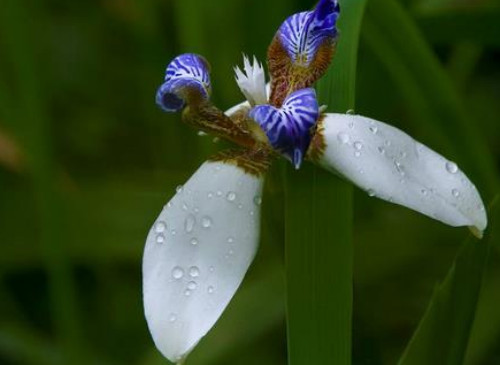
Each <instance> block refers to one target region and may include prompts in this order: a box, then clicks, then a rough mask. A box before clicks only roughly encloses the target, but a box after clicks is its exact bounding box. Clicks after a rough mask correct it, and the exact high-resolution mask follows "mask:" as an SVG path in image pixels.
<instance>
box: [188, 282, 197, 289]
mask: <svg viewBox="0 0 500 365" xmlns="http://www.w3.org/2000/svg"><path fill="white" fill-rule="evenodd" d="M197 286H198V284H196V282H195V281H190V282H189V283H188V285H187V287H188V289H189V290H195V289H196V287H197Z"/></svg>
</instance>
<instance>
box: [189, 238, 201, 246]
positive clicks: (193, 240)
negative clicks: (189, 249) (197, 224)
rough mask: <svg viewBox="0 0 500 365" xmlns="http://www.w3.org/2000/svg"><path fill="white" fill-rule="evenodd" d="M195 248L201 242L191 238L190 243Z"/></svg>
mask: <svg viewBox="0 0 500 365" xmlns="http://www.w3.org/2000/svg"><path fill="white" fill-rule="evenodd" d="M189 242H190V243H191V244H192V245H193V246H196V245H197V244H198V243H199V242H198V239H197V238H191V241H189Z"/></svg>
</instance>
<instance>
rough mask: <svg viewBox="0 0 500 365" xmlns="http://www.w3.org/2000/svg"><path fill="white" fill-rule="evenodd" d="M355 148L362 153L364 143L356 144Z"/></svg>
mask: <svg viewBox="0 0 500 365" xmlns="http://www.w3.org/2000/svg"><path fill="white" fill-rule="evenodd" d="M354 148H355V149H357V150H358V151H360V150H361V149H362V148H363V143H361V142H359V141H358V142H354Z"/></svg>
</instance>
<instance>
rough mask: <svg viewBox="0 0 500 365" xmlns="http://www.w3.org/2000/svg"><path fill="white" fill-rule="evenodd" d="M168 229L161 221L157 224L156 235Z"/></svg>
mask: <svg viewBox="0 0 500 365" xmlns="http://www.w3.org/2000/svg"><path fill="white" fill-rule="evenodd" d="M165 229H167V225H166V224H165V222H163V221H159V222H157V223H156V224H155V232H156V233H162V232H164V231H165Z"/></svg>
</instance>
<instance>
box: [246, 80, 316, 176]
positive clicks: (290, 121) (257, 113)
mask: <svg viewBox="0 0 500 365" xmlns="http://www.w3.org/2000/svg"><path fill="white" fill-rule="evenodd" d="M249 116H250V118H252V119H253V120H255V121H256V122H257V123H258V124H259V125H260V127H261V128H262V129H263V130H264V132H266V135H267V137H268V139H269V143H270V144H271V145H272V146H273V147H274V148H275V149H276V150H278V151H280V152H281V153H282V154H283V155H284V156H285V157H286V158H288V159H289V160H290V161H291V162H292V163H293V165H294V166H295V168H297V169H298V168H299V167H300V165H301V163H302V160H303V158H304V155H305V153H306V151H307V148H308V147H309V144H310V142H311V128H312V127H313V126H314V125H315V124H316V121H317V120H318V117H319V108H318V102H317V100H316V92H315V91H314V89H302V90H298V91H295V92H294V93H292V94H290V96H289V97H288V98H287V99H286V100H285V101H284V103H283V106H282V107H281V108H279V109H278V108H276V107H274V106H272V105H259V106H257V107H255V108H253V109H252V110H251V111H250V113H249Z"/></svg>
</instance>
